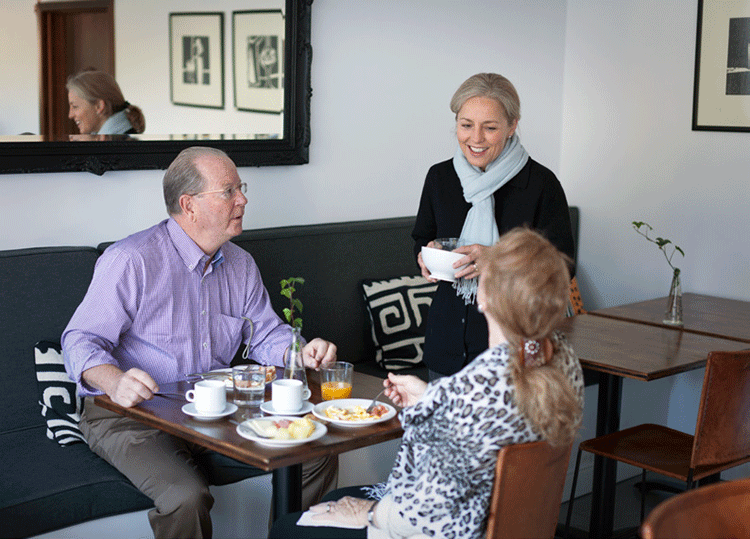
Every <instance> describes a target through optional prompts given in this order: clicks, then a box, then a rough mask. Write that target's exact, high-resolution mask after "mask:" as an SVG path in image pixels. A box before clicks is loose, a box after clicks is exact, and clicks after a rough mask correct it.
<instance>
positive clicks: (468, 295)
mask: <svg viewBox="0 0 750 539" xmlns="http://www.w3.org/2000/svg"><path fill="white" fill-rule="evenodd" d="M453 288H455V289H456V295H457V296H458V297H460V298H463V300H464V305H474V303H475V302H476V299H477V288H479V279H477V278H476V277H475V278H473V279H464V278H461V279H459V280H458V281H456V282H455V283H453Z"/></svg>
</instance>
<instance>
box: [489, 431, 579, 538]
mask: <svg viewBox="0 0 750 539" xmlns="http://www.w3.org/2000/svg"><path fill="white" fill-rule="evenodd" d="M571 448H572V444H571V445H567V446H563V447H552V446H551V445H549V444H548V443H547V442H532V443H527V444H515V445H507V446H505V447H503V448H502V449H501V450H500V452H499V453H498V456H497V467H496V468H495V485H494V487H493V489H492V499H491V501H490V507H489V514H488V517H487V539H496V538H501V537H503V538H508V539H513V538H528V537H533V538H540V539H541V538H546V537H549V538H552V537H554V536H555V528H556V527H557V520H558V517H559V516H560V503H561V502H562V495H563V488H564V486H565V475H566V474H567V472H568V461H569V459H570V450H571Z"/></svg>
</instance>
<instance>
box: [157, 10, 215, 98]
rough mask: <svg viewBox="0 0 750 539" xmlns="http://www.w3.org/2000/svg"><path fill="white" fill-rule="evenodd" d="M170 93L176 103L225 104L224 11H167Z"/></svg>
mask: <svg viewBox="0 0 750 539" xmlns="http://www.w3.org/2000/svg"><path fill="white" fill-rule="evenodd" d="M169 64H170V94H171V96H170V97H171V100H172V103H174V104H175V105H189V106H193V107H207V108H214V109H223V108H224V14H223V13H170V14H169Z"/></svg>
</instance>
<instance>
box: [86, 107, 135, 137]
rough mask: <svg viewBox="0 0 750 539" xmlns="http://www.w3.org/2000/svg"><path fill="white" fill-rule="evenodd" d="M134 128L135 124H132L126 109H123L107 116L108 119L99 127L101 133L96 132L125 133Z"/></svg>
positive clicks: (103, 133) (108, 133)
mask: <svg viewBox="0 0 750 539" xmlns="http://www.w3.org/2000/svg"><path fill="white" fill-rule="evenodd" d="M131 129H133V126H132V125H130V120H128V115H127V114H126V113H125V111H124V110H121V111H120V112H115V113H114V114H113V115H112V116H110V117H109V118H107V121H105V122H104V124H103V125H102V127H101V129H99V133H94V134H98V135H123V134H125V133H127V132H128V131H130V130H131Z"/></svg>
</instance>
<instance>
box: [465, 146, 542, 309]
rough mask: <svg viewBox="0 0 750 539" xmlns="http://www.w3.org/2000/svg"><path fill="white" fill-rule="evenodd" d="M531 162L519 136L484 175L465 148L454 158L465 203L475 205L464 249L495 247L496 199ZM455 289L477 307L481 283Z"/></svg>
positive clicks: (471, 281)
mask: <svg viewBox="0 0 750 539" xmlns="http://www.w3.org/2000/svg"><path fill="white" fill-rule="evenodd" d="M528 160H529V154H528V152H527V151H526V149H525V148H524V147H523V146H522V145H521V141H520V139H519V138H518V135H517V134H513V136H512V137H511V139H510V140H509V141H508V143H507V144H506V145H505V148H503V151H502V152H501V153H500V155H499V156H498V157H497V159H495V160H494V161H492V162H491V163H490V164H489V165H487V168H486V170H485V171H484V172H482V171H481V170H480V169H479V168H477V167H475V166H473V165H471V164H469V162H468V161H467V160H466V156H464V153H463V152H462V151H461V148H458V150H457V151H456V155H454V156H453V168H454V169H455V170H456V174H458V179H459V180H461V187H462V188H463V191H464V199H465V200H466V202H468V203H470V204H471V209H470V210H469V213H468V214H467V215H466V220H465V221H464V226H463V229H462V230H461V240H462V242H463V245H471V244H474V243H478V244H480V245H494V243H495V242H496V241H497V240H498V239H500V232H499V230H498V228H497V223H496V222H495V197H494V196H492V195H493V194H494V193H495V191H497V190H498V189H500V188H501V187H502V186H503V185H505V184H506V183H508V182H509V181H510V180H511V179H512V178H513V177H514V176H515V175H516V174H518V173H519V172H520V171H521V169H522V168H523V167H524V166H526V163H527V162H528ZM453 287H454V288H455V289H456V293H457V294H458V295H459V296H460V297H462V298H463V299H464V302H466V303H467V304H469V303H474V300H475V298H476V294H477V279H459V280H458V281H457V282H455V283H453Z"/></svg>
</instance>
